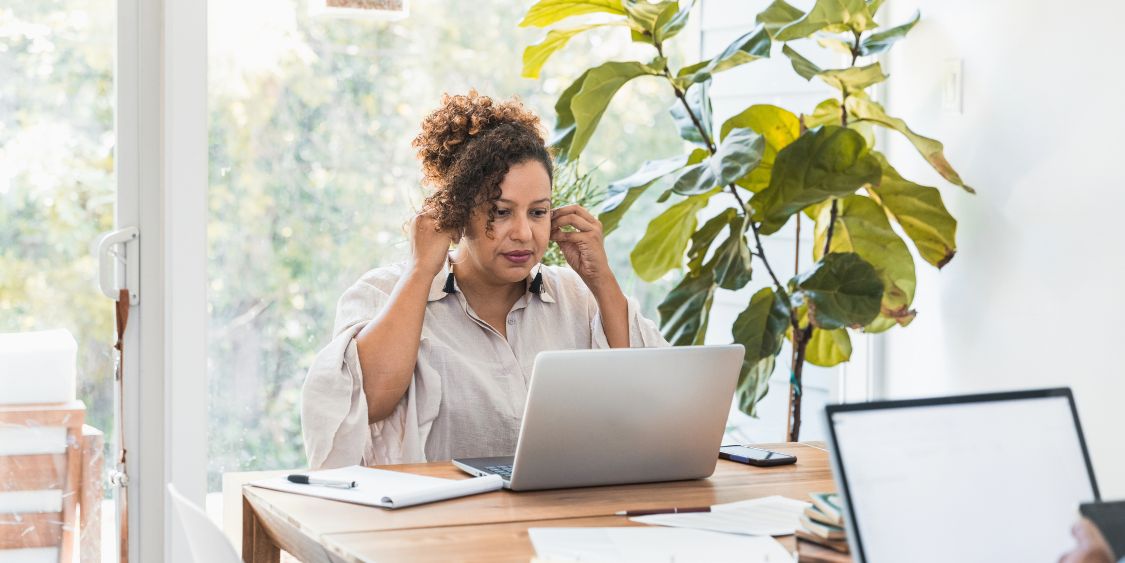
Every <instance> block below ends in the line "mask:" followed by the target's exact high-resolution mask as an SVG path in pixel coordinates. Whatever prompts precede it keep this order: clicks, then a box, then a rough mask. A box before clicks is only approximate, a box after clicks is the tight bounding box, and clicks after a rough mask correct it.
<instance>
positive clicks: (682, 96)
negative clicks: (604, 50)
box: [653, 43, 795, 318]
mask: <svg viewBox="0 0 1125 563" xmlns="http://www.w3.org/2000/svg"><path fill="white" fill-rule="evenodd" d="M653 46H654V47H656V52H657V53H658V54H659V55H660V56H661V57H663V56H664V47H663V45H661V44H660V43H654V44H653ZM664 78H666V79H667V80H668V84H669V85H670V86H672V91H673V92H675V93H676V98H677V99H678V100H680V104H681V105H682V106H684V111H686V112H687V114H688V117H690V118H691V123H692V125H695V129H696V130H697V131H699V136H700V137H703V142H704V143H706V144H707V151H708V152H710V153H711V154H712V155H714V154H715V153H716V152H718V148H716V146H715V141H714V140H713V139H712V138H711V135H709V134H707V129H706V128H704V127H703V122H702V121H700V119H699V117H697V116H696V115H695V112H694V111H692V109H691V104H689V103H688V101H687V93H686V92H685V91H683V90H681V89H680V87H679V86H676V81H675V78H674V77H673V76H672V73H671V72H670V71H669V70H668V67H667V66H665V67H664ZM727 188H729V189H730V194H731V195H733V196H734V199H735V201H737V202H738V207H739V209H741V210H742V214H743V215H745V216H746V217H747V221H746V222H747V223H748V224H749V225H750V229H751V230H752V231H753V232H754V244H755V246H756V247H757V249H758V252H757V253H756V254H754V255H755V256H757V257H758V259H759V260H761V261H762V264H763V265H765V267H766V271H767V272H769V275H770V278H771V279H772V280H773V284H774V286H776V287H777V289H778V291H781V290H782V285H781V281H780V280H778V278H777V275H776V274H774V272H773V267H772V266H770V262H769V260H768V259H766V252H765V250H764V249H763V248H762V238H761V235H759V233H758V225H757V224H756V223H754V221H753V220H750V219H749V217H750V209H749V208H747V206H746V202H744V201H742V196H740V195H739V194H738V186H736V185H734V184H730V185H728V186H727ZM794 318H795V317H794Z"/></svg>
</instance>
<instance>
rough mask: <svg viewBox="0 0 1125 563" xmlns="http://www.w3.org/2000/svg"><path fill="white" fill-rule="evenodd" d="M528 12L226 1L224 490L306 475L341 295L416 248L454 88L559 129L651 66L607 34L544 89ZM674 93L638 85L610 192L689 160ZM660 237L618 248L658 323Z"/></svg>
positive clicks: (624, 272)
mask: <svg viewBox="0 0 1125 563" xmlns="http://www.w3.org/2000/svg"><path fill="white" fill-rule="evenodd" d="M526 7H527V2H525V1H523V0H490V1H485V2H476V3H474V4H473V6H472V9H466V4H465V3H464V2H463V1H459V0H433V1H427V2H415V3H411V6H410V15H409V16H408V17H407V18H405V19H400V20H395V21H385V20H384V21H380V20H372V19H368V18H364V19H347V18H319V17H316V16H312V15H310V11H309V6H307V5H306V4H305V3H303V2H300V1H296V0H280V1H279V0H269V1H265V0H238V1H233V2H215V3H212V4H211V5H210V7H209V14H208V17H209V44H210V45H209V49H210V53H209V74H210V85H209V108H210V109H209V111H210V114H211V115H210V192H209V197H210V204H209V205H210V218H209V224H208V244H209V249H208V250H209V271H208V276H209V284H210V286H209V296H208V312H209V316H210V328H209V330H210V335H209V339H210V342H209V352H208V354H209V357H208V376H209V388H210V392H209V401H210V405H209V408H210V414H209V418H210V427H209V435H208V441H209V448H210V456H209V459H210V462H209V476H208V477H209V486H210V490H212V491H215V490H218V488H219V486H220V481H221V474H222V473H223V472H228V471H240V470H252V469H265V468H282V467H298V466H301V465H303V464H304V463H305V457H304V450H303V445H302V441H301V431H300V413H299V401H300V390H301V385H302V383H303V380H304V375H305V372H306V370H307V369H308V366H309V365H310V363H311V361H312V359H313V357H314V356H315V354H316V353H317V351H318V350H319V349H320V348H321V347H322V346H324V345H325V344H327V342H328V340H329V338H330V336H331V329H332V323H333V317H334V314H335V307H336V301H337V299H338V298H339V297H340V295H341V293H343V291H344V290H345V289H346V288H347V287H348V286H349V285H350V284H351V283H353V282H354V281H355V280H356V279H358V277H359V276H360V275H361V274H362V273H363V272H365V271H366V270H368V269H371V268H373V267H376V266H379V265H383V264H389V263H392V262H394V261H398V260H401V259H403V258H404V257H405V255H406V252H407V251H408V247H407V246H406V244H405V238H404V235H403V229H402V227H403V225H404V222H405V221H406V220H407V219H408V218H409V217H410V215H411V214H412V210H413V209H415V208H416V206H417V205H418V204H419V203H420V201H421V196H422V192H421V190H420V188H419V179H420V176H421V173H420V168H419V164H418V161H417V159H416V158H415V156H414V150H413V149H412V148H411V147H410V141H411V140H412V139H413V138H414V136H415V135H416V134H417V133H418V129H419V125H420V123H421V121H422V118H423V117H424V116H425V115H426V114H427V113H428V112H429V111H431V110H433V109H434V108H436V107H437V104H438V103H439V101H440V98H441V94H442V92H445V91H448V92H452V93H462V92H465V91H467V90H468V89H469V88H476V89H477V90H479V91H480V92H481V93H483V94H488V95H493V96H499V97H508V96H510V95H513V94H515V95H519V96H520V97H521V98H522V99H523V100H524V102H525V103H527V104H528V105H529V106H530V107H531V108H532V109H534V110H536V111H537V112H538V113H539V115H540V116H541V117H542V118H543V120H544V122H545V124H546V125H547V127H548V128H550V127H551V126H552V125H553V123H554V111H553V107H554V102H555V99H556V98H557V97H558V94H559V93H560V92H561V91H562V90H563V89H564V88H565V87H566V86H568V85H569V81H570V80H573V79H574V78H575V77H576V76H577V74H578V73H579V72H580V71H581V70H584V69H585V68H587V67H588V66H590V65H592V64H596V63H598V62H600V61H601V60H611V59H614V58H624V57H646V58H650V57H651V56H652V54H651V53H648V52H645V51H643V50H640V49H641V46H639V45H633V44H631V43H630V41H629V38H628V33H627V32H626V31H624V30H622V29H617V30H608V31H606V32H605V33H602V34H600V35H596V36H595V37H596V40H597V41H598V44H597V45H596V48H595V49H591V48H589V47H584V46H576V48H574V49H571V50H568V51H564V52H563V53H561V54H560V55H558V56H557V58H556V59H553V60H552V61H551V62H550V63H548V67H547V70H546V72H545V73H544V77H545V78H544V79H543V80H541V81H533V80H527V79H524V78H521V77H520V71H521V59H520V55H521V53H522V51H523V47H524V46H526V45H528V44H530V43H532V42H535V41H538V40H539V38H540V36H541V35H542V33H543V32H542V31H541V30H533V29H532V30H529V29H520V28H517V27H516V23H517V22H518V21H519V19H520V17H521V16H522V14H523V11H524V10H525V9H526ZM634 49H637V50H639V51H636V52H634V51H633V50H634ZM595 50H596V51H597V54H596V55H594V54H593V51H595ZM563 77H565V78H563ZM661 87H664V85H663V84H661V83H659V82H657V81H655V80H654V81H651V82H645V81H637V82H636V83H634V84H630V85H629V86H627V87H626V89H625V90H624V91H623V92H622V94H620V95H619V96H618V99H616V100H615V102H614V104H613V105H612V106H611V108H610V111H609V112H608V113H607V115H606V118H605V119H604V120H603V122H602V125H601V127H600V128H599V130H598V133H597V135H596V136H595V139H594V141H593V143H592V145H591V147H590V149H589V151H588V152H589V154H590V155H592V158H591V157H589V156H588V157H586V159H587V162H586V166H588V167H589V168H591V169H595V175H596V179H597V181H599V182H601V183H602V184H603V185H604V184H605V183H606V182H608V181H610V180H612V179H616V178H619V177H622V176H624V175H626V174H628V173H630V172H632V171H633V170H634V169H635V168H636V167H638V166H639V165H640V164H641V161H642V160H644V159H646V158H654V157H659V156H670V155H674V154H679V152H680V151H681V146H680V141H679V140H678V139H677V137H676V134H675V127H674V126H673V125H672V123H671V119H670V118H669V117H668V116H667V115H666V113H665V109H666V108H665V107H663V104H664V100H665V99H666V98H667V96H665V95H664V94H667V93H666V92H661V91H660V90H659V88H661ZM654 120H655V121H656V123H654ZM633 147H637V148H638V149H640V148H641V147H643V150H636V151H634V150H632V148H633ZM653 197H655V195H654V196H653ZM644 227H645V224H644V222H639V221H635V220H634V222H632V223H629V222H627V223H626V224H624V225H623V226H622V227H621V229H620V230H619V231H618V232H616V233H614V234H613V236H611V237H610V239H609V241H608V242H609V244H610V245H611V249H610V253H611V255H612V256H614V259H615V264H614V267H615V271H616V272H617V274H618V275H619V277H621V278H622V284H623V286H625V290H626V291H627V292H631V293H633V294H634V295H637V296H638V297H641V298H642V301H643V302H644V304H645V307H646V309H647V310H648V314H649V315H650V316H651V317H653V318H655V317H656V312H655V309H656V304H657V302H658V301H659V299H660V297H661V296H662V294H663V291H662V289H661V288H659V287H656V288H653V287H649V286H647V285H639V284H635V283H634V282H632V281H630V280H631V279H632V270H631V268H630V266H629V262H628V260H629V258H628V255H629V250H630V249H631V248H632V243H633V242H635V241H636V240H637V238H639V235H640V233H641V232H643V229H644Z"/></svg>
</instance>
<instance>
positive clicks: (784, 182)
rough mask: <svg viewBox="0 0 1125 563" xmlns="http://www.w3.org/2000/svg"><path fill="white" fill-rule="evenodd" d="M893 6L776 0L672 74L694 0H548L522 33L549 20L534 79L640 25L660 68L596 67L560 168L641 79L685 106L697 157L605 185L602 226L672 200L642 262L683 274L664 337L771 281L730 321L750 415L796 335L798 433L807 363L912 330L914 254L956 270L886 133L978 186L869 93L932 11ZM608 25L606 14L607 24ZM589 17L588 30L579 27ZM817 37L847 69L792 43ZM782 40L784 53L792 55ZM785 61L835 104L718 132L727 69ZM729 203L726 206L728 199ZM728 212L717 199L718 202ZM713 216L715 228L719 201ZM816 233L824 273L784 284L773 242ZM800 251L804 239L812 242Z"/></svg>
mask: <svg viewBox="0 0 1125 563" xmlns="http://www.w3.org/2000/svg"><path fill="white" fill-rule="evenodd" d="M881 4H882V1H881V0H870V1H865V0H817V1H816V2H815V4H814V5H813V6H812V8H811V9H809V10H808V11H804V10H801V9H798V8H796V7H794V6H792V5H790V4H788V3H787V2H785V0H775V1H774V2H773V3H772V4H770V5H769V6H768V7H767V8H766V9H765V10H764V11H762V12H761V13H759V14H758V15H757V18H756V22H757V25H756V26H755V27H754V28H753V29H749V30H747V31H746V32H745V33H743V34H742V35H741V36H739V37H738V38H737V39H735V40H734V41H733V42H731V43H730V45H728V46H727V47H726V48H725V49H723V50H722V51H721V52H720V53H719V54H717V55H715V56H714V57H711V58H708V59H704V60H701V61H697V62H694V63H691V64H686V65H683V66H680V67H679V68H673V66H672V65H671V64H670V62H669V59H668V57H666V56H665V45H666V44H667V42H668V41H671V40H673V39H675V38H676V37H677V35H678V34H679V33H680V32H681V31H682V30H683V29H684V26H685V24H686V23H687V21H688V18H689V16H690V15H691V12H692V9H693V7H694V0H692V1H688V0H682V1H680V0H664V1H649V0H539V1H538V2H536V3H535V4H534V5H532V6H531V8H530V9H529V10H528V12H527V14H526V16H525V17H524V19H523V21H522V22H520V25H521V26H531V27H539V28H550V29H549V30H548V31H547V33H546V36H545V37H544V39H543V40H542V41H541V42H540V43H538V44H535V45H531V46H529V47H528V48H527V49H526V51H525V52H524V57H523V62H524V76H527V77H531V78H535V77H538V76H539V74H540V73H541V72H542V71H543V69H544V68H545V66H546V65H547V64H548V62H549V59H550V57H551V55H553V54H554V53H555V52H557V51H559V50H560V49H562V48H564V47H565V46H566V45H567V44H568V43H569V44H571V45H573V44H575V43H577V38H578V37H580V36H582V34H584V33H587V32H589V31H591V30H594V29H607V28H610V29H612V28H621V29H622V32H624V30H626V29H627V30H628V32H629V34H630V37H631V39H632V40H633V41H634V42H638V43H643V44H646V45H649V46H651V48H652V49H651V56H652V58H651V59H649V60H640V61H607V62H604V63H602V64H600V65H598V66H595V67H593V68H589V69H585V70H583V71H582V72H581V73H580V74H579V75H578V78H577V79H576V80H574V82H573V83H571V84H570V86H568V87H567V88H566V89H565V90H564V91H563V92H562V94H561V95H560V96H559V99H558V101H557V103H556V104H555V110H556V113H557V121H556V124H555V130H554V134H553V138H552V144H553V146H554V148H555V150H556V151H557V155H558V159H559V160H560V161H561V162H568V161H572V160H575V159H577V158H578V157H579V156H580V155H581V154H582V151H583V150H584V149H585V148H586V146H587V144H588V143H589V141H590V139H591V138H592V137H593V136H594V134H595V132H596V131H597V128H598V124H599V122H600V120H601V118H602V116H603V115H604V114H605V112H606V109H607V108H608V106H609V104H610V101H612V99H613V97H614V95H615V94H616V93H617V92H618V91H620V90H621V88H624V87H626V86H627V85H628V84H629V83H630V82H632V81H635V80H653V81H659V82H662V83H664V84H666V85H667V92H668V98H669V102H670V104H671V107H670V109H669V113H670V115H671V118H672V120H673V122H674V123H675V126H676V131H670V132H669V133H670V134H678V135H679V136H680V138H681V139H682V140H683V141H684V146H685V150H684V153H683V154H678V155H653V158H652V159H651V160H648V161H646V162H645V163H644V164H643V165H642V166H641V167H640V168H639V169H638V170H637V171H635V172H633V173H632V174H629V175H627V176H625V177H624V178H621V179H619V180H617V181H615V182H612V183H611V184H610V185H609V186H608V187H607V189H606V191H605V194H604V201H603V204H602V207H601V209H600V215H599V217H600V220H601V221H602V223H603V226H604V228H605V231H606V233H607V234H608V233H611V232H612V231H613V230H614V229H616V228H617V226H618V225H619V224H620V222H621V220H622V218H623V217H624V216H625V215H626V214H627V213H629V211H630V209H631V207H632V206H633V204H634V203H635V202H636V201H637V200H638V199H639V198H640V197H641V196H642V195H644V194H645V192H646V191H648V190H652V189H657V190H661V192H660V193H661V195H660V198H659V199H657V202H658V203H660V204H661V205H662V207H659V211H658V213H656V215H655V216H654V217H651V219H650V220H649V223H648V227H647V229H646V230H645V233H644V235H643V236H642V237H641V239H640V240H639V241H637V243H636V245H635V246H634V248H633V251H632V253H631V254H630V258H631V262H632V265H633V268H634V270H635V271H636V273H637V275H638V276H639V277H640V278H642V279H644V280H647V281H655V280H658V279H661V278H664V277H665V276H667V275H669V274H670V273H672V272H678V275H679V276H680V281H679V283H677V284H676V285H675V287H673V288H672V289H671V291H669V293H668V294H667V296H665V298H664V300H663V302H662V303H661V304H660V306H659V307H658V309H659V312H660V323H661V328H662V330H663V332H664V334H665V336H666V337H667V338H668V340H669V341H670V342H672V343H673V344H675V345H691V344H701V343H702V342H703V341H704V336H705V335H706V333H707V329H708V321H709V319H710V312H711V306H712V303H713V302H714V297H715V293H716V291H718V290H720V289H723V290H738V289H741V288H743V287H746V286H747V284H749V283H750V281H751V279H752V276H753V275H759V276H765V280H766V281H767V283H766V284H765V285H766V287H763V288H761V289H759V290H758V291H757V292H755V293H754V294H753V295H752V296H751V297H750V299H749V302H748V303H747V304H746V307H745V309H744V310H743V311H742V312H741V313H740V314H739V315H738V316H737V318H736V319H735V321H734V323H733V325H732V326H731V327H730V332H731V335H732V336H733V339H734V341H735V342H738V343H741V344H742V345H743V346H744V347H745V349H746V352H745V357H744V358H743V364H742V371H741V374H740V377H739V382H738V389H737V401H738V405H739V408H740V409H741V410H742V411H743V412H745V413H747V414H750V415H752V416H754V415H755V414H756V413H755V408H756V405H757V404H758V402H759V401H760V400H761V399H762V397H764V396H765V394H766V392H767V391H768V380H769V378H770V376H771V374H772V373H773V371H774V367H775V366H776V364H777V356H778V355H779V354H780V353H781V351H782V349H783V344H784V341H786V340H788V341H789V342H790V343H791V347H790V351H791V354H792V355H791V357H790V361H789V365H790V386H789V387H790V389H789V420H788V439H790V440H797V439H798V438H799V433H800V427H801V385H802V370H803V367H804V365H805V363H806V362H807V363H812V364H814V365H818V366H834V365H837V364H840V363H842V362H846V361H848V359H849V358H850V357H851V352H852V343H851V335H852V334H855V332H856V331H862V332H867V333H876V332H882V331H886V330H889V329H891V328H893V327H895V326H903V327H905V326H907V325H909V324H910V322H911V321H912V320H913V319H914V318H915V316H916V314H917V313H916V312H915V311H914V309H913V308H912V303H913V300H914V294H915V289H916V285H917V279H916V276H915V269H914V258H913V256H914V254H913V253H912V252H911V249H910V247H909V246H908V244H907V242H906V240H904V237H902V236H900V235H899V232H900V231H899V230H896V229H895V227H894V224H897V225H898V227H899V229H900V230H901V232H902V233H904V234H905V239H909V241H910V243H911V244H912V245H913V247H914V249H915V250H916V251H917V254H918V256H920V257H921V258H922V259H923V260H925V261H926V262H928V263H930V264H931V265H933V266H935V267H937V268H941V267H943V266H945V265H946V264H948V263H949V261H950V260H952V259H953V256H954V254H955V253H956V250H957V244H956V231H957V221H956V220H955V219H954V218H953V217H952V216H951V215H950V214H949V211H948V210H947V209H946V207H945V204H944V203H943V201H942V195H941V192H940V191H939V190H938V189H937V188H934V187H928V186H923V185H920V184H917V183H915V182H912V181H910V180H908V179H906V178H903V177H902V176H901V175H900V174H899V173H898V172H897V171H896V170H895V169H894V167H892V166H891V164H890V162H888V160H887V158H886V156H885V155H883V154H882V153H881V152H879V150H878V149H879V147H877V146H876V144H875V139H876V137H875V135H874V130H875V128H882V129H886V130H888V131H889V132H890V134H893V135H902V136H903V137H904V138H905V139H906V140H907V141H908V142H909V143H910V144H911V145H913V146H914V148H915V149H917V151H918V152H919V153H920V154H921V156H922V157H923V158H924V159H925V160H926V161H927V162H928V163H929V164H930V165H931V166H932V167H933V168H934V170H936V171H937V172H938V174H940V175H941V176H942V177H943V178H944V179H945V180H947V181H948V182H949V183H950V184H952V185H954V186H958V187H960V188H962V189H964V190H965V191H967V192H969V193H973V189H972V188H971V187H969V186H968V185H966V184H965V182H964V181H963V180H962V179H961V177H960V175H958V174H957V172H956V171H955V170H954V169H953V167H952V166H951V165H950V163H949V161H948V160H947V159H946V157H945V154H944V147H943V146H942V144H941V143H940V142H938V141H936V140H934V139H931V138H928V137H925V136H922V135H921V134H919V133H917V132H915V131H914V130H912V129H911V128H910V127H908V126H907V124H906V123H905V122H904V121H903V120H902V119H900V118H897V117H894V116H891V115H889V114H888V113H887V112H886V110H885V109H884V108H883V106H881V105H880V104H879V103H878V102H877V101H876V100H875V99H873V98H872V97H871V95H870V94H869V93H868V89H870V88H871V87H872V86H875V85H876V84H879V83H882V82H883V81H885V80H886V79H887V74H886V73H885V72H884V71H883V69H882V66H881V64H880V63H879V61H877V60H874V59H873V57H874V56H876V55H879V54H882V53H885V52H886V51H887V50H888V49H890V48H891V47H892V46H893V45H894V44H895V43H896V42H898V41H900V40H902V39H903V38H904V37H905V36H906V35H907V34H908V33H909V32H910V30H911V29H912V28H913V27H914V26H915V24H917V23H918V21H919V18H920V15H919V14H917V13H916V14H914V16H913V17H912V18H911V19H910V20H908V21H906V22H903V23H900V24H899V25H896V26H893V27H885V26H883V25H882V24H881V22H879V21H878V16H879V8H880V5H881ZM591 18H592V19H591ZM575 19H580V20H581V21H580V22H578V23H571V22H573V21H575ZM808 39H815V40H816V45H819V48H821V49H828V50H831V51H833V52H837V53H839V54H840V57H839V58H840V59H841V64H840V65H838V68H827V69H825V68H821V67H820V66H819V65H818V64H816V63H814V62H813V61H812V60H810V59H809V58H807V57H806V56H805V55H804V54H802V53H801V52H799V51H798V50H797V48H795V47H794V46H791V45H790V44H789V42H791V41H797V40H805V41H801V42H800V43H799V44H798V45H801V48H802V49H806V48H808V46H809V45H811V44H812V42H811V41H807V40H808ZM778 44H781V45H780V48H777V47H778ZM775 51H779V52H780V53H781V55H783V56H784V57H785V58H786V59H787V60H788V65H789V66H791V67H792V69H793V72H795V73H796V74H797V75H799V76H800V77H802V78H803V79H805V80H810V81H811V80H817V81H820V82H823V83H824V84H826V85H827V86H828V87H830V89H831V90H832V91H834V92H835V94H834V95H832V96H831V97H829V98H828V99H825V100H824V101H823V102H821V103H819V104H817V105H816V106H815V107H812V108H798V109H799V110H800V111H791V110H789V109H785V108H781V107H778V106H775V105H766V104H755V105H751V106H749V107H747V108H745V109H743V110H742V111H740V112H738V113H737V114H735V115H734V116H732V117H730V118H729V119H727V120H725V121H723V122H722V123H716V122H715V121H716V120H715V118H714V114H713V112H712V106H711V96H710V88H711V83H712V81H713V80H714V79H715V77H716V76H717V75H718V74H720V73H722V72H725V71H728V70H731V69H733V68H736V67H738V66H741V65H745V64H751V63H754V62H756V61H759V60H762V59H765V58H768V57H770V56H771V53H773V52H775ZM720 203H721V204H720ZM717 204H718V205H717ZM716 207H718V208H719V209H720V210H719V211H718V212H717V213H714V214H710V213H708V216H707V217H704V218H701V217H700V213H701V211H703V210H704V209H705V208H706V209H708V210H713V209H715V208H716ZM802 220H804V221H811V222H812V223H813V231H812V232H813V236H812V239H813V245H812V248H811V249H806V250H805V251H806V252H811V254H812V258H813V261H814V263H813V265H812V266H811V267H810V268H809V269H807V270H806V271H795V272H794V273H793V275H792V276H791V277H790V278H789V279H783V278H782V277H781V275H780V272H779V271H778V269H777V268H775V267H774V265H773V263H771V260H770V257H769V256H767V255H766V252H765V250H764V249H763V246H762V239H763V238H765V237H768V236H770V235H773V234H775V233H777V232H779V231H780V230H781V229H782V228H783V227H785V226H786V225H787V224H791V223H795V225H796V228H797V229H798V232H799V229H800V226H801V222H802ZM795 244H796V245H797V247H796V249H795V250H796V252H798V253H799V252H800V251H801V248H800V244H801V237H800V236H798V237H796V243H795Z"/></svg>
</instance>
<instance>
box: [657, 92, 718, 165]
mask: <svg viewBox="0 0 1125 563" xmlns="http://www.w3.org/2000/svg"><path fill="white" fill-rule="evenodd" d="M710 90H711V81H710V80H705V81H703V82H700V83H699V84H695V85H693V86H692V87H690V88H688V90H687V92H686V93H685V94H684V100H683V101H681V100H680V98H679V97H677V98H676V100H675V101H674V102H672V107H670V108H668V113H669V114H671V115H672V120H673V121H675V122H676V126H677V127H679V128H680V138H682V139H684V140H685V141H689V142H691V143H694V144H695V145H698V146H700V147H703V148H709V147H710V146H711V145H710V141H712V140H714V138H715V135H714V134H713V133H712V131H711V122H712V121H713V120H714V117H713V116H712V114H711V94H710ZM684 102H687V105H688V107H690V108H691V115H688V109H687V108H685V107H684ZM692 115H694V116H695V119H692ZM696 121H698V122H699V125H698V126H697V125H696ZM700 127H702V128H703V131H702V132H701V131H700V130H699V128H700Z"/></svg>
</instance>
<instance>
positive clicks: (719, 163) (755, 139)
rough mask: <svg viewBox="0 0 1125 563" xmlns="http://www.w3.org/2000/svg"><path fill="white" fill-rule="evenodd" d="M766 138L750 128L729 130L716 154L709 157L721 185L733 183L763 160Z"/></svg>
mask: <svg viewBox="0 0 1125 563" xmlns="http://www.w3.org/2000/svg"><path fill="white" fill-rule="evenodd" d="M765 148H766V140H765V138H764V137H763V136H762V135H759V134H758V133H757V132H756V131H754V130H753V129H750V128H748V127H747V128H742V127H739V128H736V129H732V130H730V131H728V132H727V134H726V135H725V136H723V140H722V142H721V143H719V148H718V150H717V151H715V154H714V155H713V156H712V157H711V158H709V159H708V162H709V163H710V164H711V168H712V169H713V170H714V174H715V176H716V177H717V178H718V180H719V185H720V186H726V185H729V184H733V183H734V182H735V181H736V180H738V179H739V178H742V177H743V176H745V175H746V174H747V173H748V172H750V171H751V170H753V169H754V168H755V167H757V166H758V164H759V163H760V162H762V152H763V151H764V150H765Z"/></svg>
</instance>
